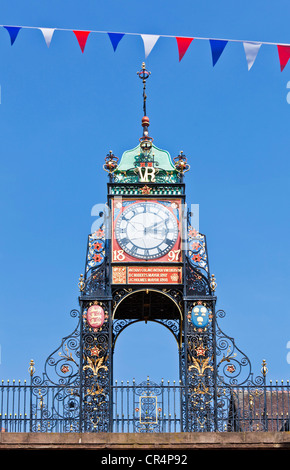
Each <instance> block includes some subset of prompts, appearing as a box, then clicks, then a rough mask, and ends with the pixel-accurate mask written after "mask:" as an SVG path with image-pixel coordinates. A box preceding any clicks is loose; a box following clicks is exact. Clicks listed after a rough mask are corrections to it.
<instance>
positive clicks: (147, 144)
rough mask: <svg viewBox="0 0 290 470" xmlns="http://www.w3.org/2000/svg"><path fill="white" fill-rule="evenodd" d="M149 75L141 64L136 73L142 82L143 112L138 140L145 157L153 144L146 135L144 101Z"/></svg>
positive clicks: (150, 138) (147, 118)
mask: <svg viewBox="0 0 290 470" xmlns="http://www.w3.org/2000/svg"><path fill="white" fill-rule="evenodd" d="M150 74H151V72H148V70H147V69H146V67H145V63H144V62H143V64H142V69H141V70H140V71H139V72H137V75H138V76H139V78H141V80H142V82H143V112H144V116H143V118H142V127H143V136H142V137H141V138H140V139H139V140H140V147H141V150H142V152H143V154H144V156H145V157H146V156H148V154H149V153H150V150H151V148H152V142H153V139H152V137H149V134H148V127H149V125H150V123H149V117H148V116H146V114H147V113H146V100H147V95H146V80H147V79H148V78H149V76H150Z"/></svg>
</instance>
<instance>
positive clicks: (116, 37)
mask: <svg viewBox="0 0 290 470" xmlns="http://www.w3.org/2000/svg"><path fill="white" fill-rule="evenodd" d="M108 35H109V38H110V40H111V43H112V46H113V48H114V51H115V50H116V49H117V46H118V44H119V42H120V41H121V39H122V37H123V36H125V34H122V33H108Z"/></svg>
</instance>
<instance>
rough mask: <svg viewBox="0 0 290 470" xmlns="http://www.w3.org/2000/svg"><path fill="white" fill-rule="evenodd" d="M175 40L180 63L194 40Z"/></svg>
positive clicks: (177, 38) (179, 38)
mask: <svg viewBox="0 0 290 470" xmlns="http://www.w3.org/2000/svg"><path fill="white" fill-rule="evenodd" d="M175 39H176V41H177V46H178V53H179V62H180V61H181V59H182V57H183V56H184V54H185V53H186V51H187V49H188V48H189V46H190V43H191V42H192V41H193V39H194V38H181V37H176V38H175Z"/></svg>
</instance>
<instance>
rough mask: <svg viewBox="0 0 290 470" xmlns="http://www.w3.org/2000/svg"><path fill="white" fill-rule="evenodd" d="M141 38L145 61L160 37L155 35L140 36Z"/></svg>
mask: <svg viewBox="0 0 290 470" xmlns="http://www.w3.org/2000/svg"><path fill="white" fill-rule="evenodd" d="M141 37H142V39H143V42H144V49H145V59H146V58H147V57H148V56H149V54H150V52H151V51H152V49H153V47H154V46H155V44H156V42H157V41H158V39H159V37H160V36H156V35H155V34H141Z"/></svg>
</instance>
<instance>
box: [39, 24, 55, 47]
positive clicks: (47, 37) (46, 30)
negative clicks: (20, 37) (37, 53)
mask: <svg viewBox="0 0 290 470" xmlns="http://www.w3.org/2000/svg"><path fill="white" fill-rule="evenodd" d="M39 29H40V31H41V32H42V34H43V37H44V39H45V42H46V45H47V47H49V46H50V43H51V38H52V35H53V33H54V31H55V28H39Z"/></svg>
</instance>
